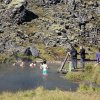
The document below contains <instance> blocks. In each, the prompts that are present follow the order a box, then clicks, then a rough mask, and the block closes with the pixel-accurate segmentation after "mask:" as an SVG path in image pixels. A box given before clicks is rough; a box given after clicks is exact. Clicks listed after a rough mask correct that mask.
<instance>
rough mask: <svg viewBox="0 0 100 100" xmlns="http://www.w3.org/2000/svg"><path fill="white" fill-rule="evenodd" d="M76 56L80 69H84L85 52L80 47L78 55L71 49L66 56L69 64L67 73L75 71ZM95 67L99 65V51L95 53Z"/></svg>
mask: <svg viewBox="0 0 100 100" xmlns="http://www.w3.org/2000/svg"><path fill="white" fill-rule="evenodd" d="M78 54H79V55H80V67H81V68H82V69H84V67H85V61H86V54H87V53H86V50H85V48H84V47H83V46H80V51H79V53H78V52H77V50H76V49H75V48H74V47H72V48H71V49H70V50H68V53H67V56H68V62H69V71H71V70H73V69H77V56H78ZM96 61H97V63H96V65H95V66H97V65H99V64H100V49H99V51H98V52H97V53H96Z"/></svg>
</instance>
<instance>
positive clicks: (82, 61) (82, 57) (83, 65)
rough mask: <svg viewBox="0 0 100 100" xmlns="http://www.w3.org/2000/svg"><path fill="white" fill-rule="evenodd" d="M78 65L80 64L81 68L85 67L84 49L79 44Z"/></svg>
mask: <svg viewBox="0 0 100 100" xmlns="http://www.w3.org/2000/svg"><path fill="white" fill-rule="evenodd" d="M79 54H80V65H81V68H84V67H85V54H86V53H85V49H84V48H83V46H80V52H79Z"/></svg>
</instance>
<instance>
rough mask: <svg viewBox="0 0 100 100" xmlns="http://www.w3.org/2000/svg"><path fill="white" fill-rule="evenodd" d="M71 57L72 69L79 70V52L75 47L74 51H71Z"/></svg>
mask: <svg viewBox="0 0 100 100" xmlns="http://www.w3.org/2000/svg"><path fill="white" fill-rule="evenodd" d="M70 55H71V63H72V67H73V68H74V69H76V68H77V50H76V49H75V48H74V47H72V49H71V50H70Z"/></svg>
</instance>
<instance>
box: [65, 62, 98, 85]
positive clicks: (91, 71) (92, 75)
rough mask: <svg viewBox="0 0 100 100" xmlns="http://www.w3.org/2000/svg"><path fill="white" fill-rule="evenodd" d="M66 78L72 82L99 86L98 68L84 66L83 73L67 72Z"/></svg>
mask: <svg viewBox="0 0 100 100" xmlns="http://www.w3.org/2000/svg"><path fill="white" fill-rule="evenodd" d="M66 78H67V79H69V80H73V81H79V82H81V81H86V82H93V83H96V84H100V66H99V65H98V66H96V67H95V66H94V65H93V64H86V66H85V68H84V72H83V71H82V70H78V71H72V72H68V73H67V75H66Z"/></svg>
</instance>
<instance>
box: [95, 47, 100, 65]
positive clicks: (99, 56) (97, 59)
mask: <svg viewBox="0 0 100 100" xmlns="http://www.w3.org/2000/svg"><path fill="white" fill-rule="evenodd" d="M96 61H97V63H96V65H95V66H97V65H100V48H99V50H98V52H97V53H96Z"/></svg>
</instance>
